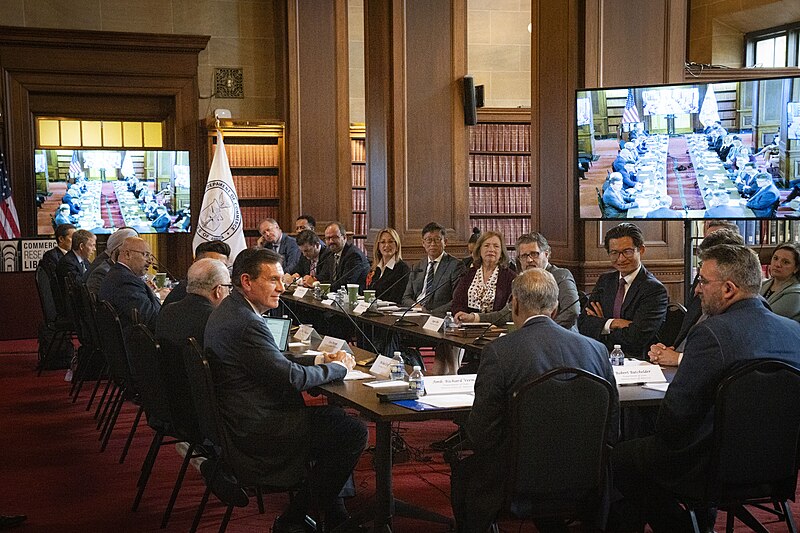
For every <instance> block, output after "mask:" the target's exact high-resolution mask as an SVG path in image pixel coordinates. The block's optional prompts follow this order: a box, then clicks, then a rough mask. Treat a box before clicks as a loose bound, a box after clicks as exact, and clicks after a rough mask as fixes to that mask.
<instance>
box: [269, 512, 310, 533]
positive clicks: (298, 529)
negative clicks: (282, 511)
mask: <svg viewBox="0 0 800 533" xmlns="http://www.w3.org/2000/svg"><path fill="white" fill-rule="evenodd" d="M314 531H316V528H314V529H312V528H311V527H309V526H308V525H307V524H306V523H305V522H299V523H298V522H290V521H289V519H288V518H286V517H285V516H283V515H281V516H279V517H278V518H276V519H275V522H274V523H273V524H272V533H313V532H314Z"/></svg>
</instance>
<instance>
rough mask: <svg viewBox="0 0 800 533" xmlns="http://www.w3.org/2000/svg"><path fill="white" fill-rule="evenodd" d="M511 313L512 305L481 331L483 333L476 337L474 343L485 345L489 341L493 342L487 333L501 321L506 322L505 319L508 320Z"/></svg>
mask: <svg viewBox="0 0 800 533" xmlns="http://www.w3.org/2000/svg"><path fill="white" fill-rule="evenodd" d="M509 313H511V308H510V307H506V309H505V311H503V313H502V314H501V315H500V316H499V317H497V318H496V319H495V320H494V322H492V323H491V324H489V325H488V326H486V329H484V330H483V331H481V334H480V335H478V336H477V337H476V338H475V340H474V341H472V344H474V345H476V346H483V345H484V344H488V343H489V342H491V339H489V338H488V337H487V336H486V335H487V334H488V333H489V330H490V329H492V326H496V325H498V324H499V323H500V322H505V320H506V317H507V316H508V315H509Z"/></svg>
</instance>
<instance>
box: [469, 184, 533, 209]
mask: <svg viewBox="0 0 800 533" xmlns="http://www.w3.org/2000/svg"><path fill="white" fill-rule="evenodd" d="M469 212H470V213H472V214H474V215H485V214H491V213H503V214H510V215H511V214H517V213H519V214H521V215H527V214H529V213H530V212H531V194H530V190H529V189H528V188H526V187H470V188H469Z"/></svg>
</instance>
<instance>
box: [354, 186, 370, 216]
mask: <svg viewBox="0 0 800 533" xmlns="http://www.w3.org/2000/svg"><path fill="white" fill-rule="evenodd" d="M366 210H367V191H365V190H363V189H355V190H353V211H366Z"/></svg>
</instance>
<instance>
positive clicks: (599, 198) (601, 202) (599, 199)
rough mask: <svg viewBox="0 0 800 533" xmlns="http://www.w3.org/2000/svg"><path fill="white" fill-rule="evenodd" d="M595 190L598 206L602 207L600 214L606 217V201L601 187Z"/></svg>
mask: <svg viewBox="0 0 800 533" xmlns="http://www.w3.org/2000/svg"><path fill="white" fill-rule="evenodd" d="M594 190H595V192H596V193H597V206H598V207H599V208H600V215H601V216H603V217H605V216H606V202H605V200H603V193H602V192H600V189H598V188H597V187H595V188H594Z"/></svg>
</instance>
